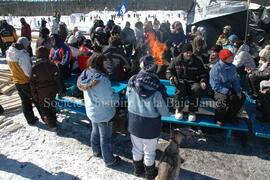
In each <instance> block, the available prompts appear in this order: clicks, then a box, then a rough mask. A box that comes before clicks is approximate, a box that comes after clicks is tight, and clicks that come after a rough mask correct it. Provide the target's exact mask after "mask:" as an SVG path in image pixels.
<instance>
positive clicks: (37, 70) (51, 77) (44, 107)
mask: <svg viewBox="0 0 270 180" xmlns="http://www.w3.org/2000/svg"><path fill="white" fill-rule="evenodd" d="M49 53H50V51H49V49H47V48H46V47H45V46H40V47H39V48H37V50H36V57H37V62H36V64H35V65H34V66H33V67H32V71H31V74H30V87H31V92H32V96H33V99H34V100H35V101H36V102H37V103H38V104H39V107H40V110H41V113H42V114H41V116H42V117H43V119H44V121H45V123H46V124H47V125H48V127H49V128H51V129H52V130H56V127H57V125H56V122H57V120H56V118H57V117H56V109H55V104H56V102H55V96H56V93H57V92H61V93H63V92H64V91H65V86H64V83H63V82H62V80H61V77H60V72H59V69H58V68H57V66H56V65H55V64H54V63H52V62H50V61H49Z"/></svg>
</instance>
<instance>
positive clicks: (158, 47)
mask: <svg viewBox="0 0 270 180" xmlns="http://www.w3.org/2000/svg"><path fill="white" fill-rule="evenodd" d="M148 40H149V46H150V54H151V56H153V57H154V58H155V59H156V64H158V65H164V62H163V59H162V55H163V53H164V52H165V51H166V49H167V45H166V44H164V43H161V42H159V41H158V40H157V38H156V36H155V34H153V33H149V34H148Z"/></svg>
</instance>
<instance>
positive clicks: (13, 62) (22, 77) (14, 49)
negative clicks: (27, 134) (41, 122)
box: [6, 37, 41, 125]
mask: <svg viewBox="0 0 270 180" xmlns="http://www.w3.org/2000/svg"><path fill="white" fill-rule="evenodd" d="M28 46H29V40H28V39H27V38H26V37H20V38H19V39H18V40H17V43H14V44H12V46H10V47H9V49H8V50H7V58H6V60H7V63H8V66H9V68H10V71H11V74H12V81H13V83H14V84H15V87H16V89H17V91H18V93H19V96H20V98H21V101H22V110H23V114H24V117H25V118H26V120H27V123H28V124H30V125H32V124H34V123H36V122H37V121H38V118H37V117H35V115H34V112H33V107H32V103H34V104H35V106H36V108H37V109H38V111H39V114H40V115H41V113H40V109H39V106H38V103H37V102H36V101H34V100H33V99H32V95H31V88H30V84H29V82H30V79H29V76H30V72H31V59H30V56H29V54H28V52H27V51H26V50H27V48H28Z"/></svg>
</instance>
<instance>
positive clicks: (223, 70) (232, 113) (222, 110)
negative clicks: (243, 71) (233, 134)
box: [210, 49, 245, 126]
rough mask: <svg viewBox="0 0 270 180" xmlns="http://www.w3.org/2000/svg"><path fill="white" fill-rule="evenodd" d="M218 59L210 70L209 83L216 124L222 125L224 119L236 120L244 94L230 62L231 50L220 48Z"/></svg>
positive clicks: (233, 66)
mask: <svg viewBox="0 0 270 180" xmlns="http://www.w3.org/2000/svg"><path fill="white" fill-rule="evenodd" d="M219 59H220V60H219V61H218V62H217V63H216V64H215V65H214V67H213V68H212V69H211V70H210V85H211V87H212V89H213V90H214V99H215V101H216V111H215V119H216V121H217V125H218V126H222V125H223V123H224V121H225V120H227V121H229V122H237V118H236V115H237V114H238V112H239V110H240V109H241V108H242V106H243V104H244V102H245V96H244V94H243V93H242V92H241V87H240V78H239V75H238V74H237V68H236V66H235V65H233V64H232V62H233V54H232V52H231V51H229V50H228V49H223V50H221V51H220V52H219Z"/></svg>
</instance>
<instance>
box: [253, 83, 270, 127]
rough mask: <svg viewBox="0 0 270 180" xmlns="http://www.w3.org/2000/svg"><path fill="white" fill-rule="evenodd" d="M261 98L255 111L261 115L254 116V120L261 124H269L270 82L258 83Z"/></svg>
mask: <svg viewBox="0 0 270 180" xmlns="http://www.w3.org/2000/svg"><path fill="white" fill-rule="evenodd" d="M260 92H261V97H260V100H259V103H258V104H259V106H258V107H257V109H258V110H259V111H260V112H261V113H262V115H261V116H256V120H257V121H259V122H261V123H270V111H269V109H270V80H268V81H267V80H264V81H261V82H260Z"/></svg>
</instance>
